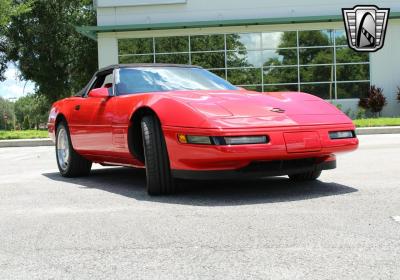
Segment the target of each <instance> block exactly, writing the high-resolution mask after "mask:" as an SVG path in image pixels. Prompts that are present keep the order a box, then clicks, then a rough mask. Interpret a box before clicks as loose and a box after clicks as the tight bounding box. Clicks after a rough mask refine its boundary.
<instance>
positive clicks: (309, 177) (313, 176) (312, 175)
mask: <svg viewBox="0 0 400 280" xmlns="http://www.w3.org/2000/svg"><path fill="white" fill-rule="evenodd" d="M321 173H322V171H321V170H317V171H310V172H304V173H300V174H292V175H289V179H290V180H293V181H314V180H317V179H318V177H319V176H321Z"/></svg>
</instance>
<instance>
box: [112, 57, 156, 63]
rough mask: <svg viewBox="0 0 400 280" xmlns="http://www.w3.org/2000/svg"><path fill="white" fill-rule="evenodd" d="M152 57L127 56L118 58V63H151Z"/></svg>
mask: <svg viewBox="0 0 400 280" xmlns="http://www.w3.org/2000/svg"><path fill="white" fill-rule="evenodd" d="M153 62H154V56H153V55H127V56H120V57H119V63H153Z"/></svg>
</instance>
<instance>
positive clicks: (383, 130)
mask: <svg viewBox="0 0 400 280" xmlns="http://www.w3.org/2000/svg"><path fill="white" fill-rule="evenodd" d="M356 133H357V135H374V134H397V133H398V134H400V126H383V127H361V128H357V129H356ZM38 146H54V143H53V141H51V139H50V138H45V139H15V140H0V148H6V147H38Z"/></svg>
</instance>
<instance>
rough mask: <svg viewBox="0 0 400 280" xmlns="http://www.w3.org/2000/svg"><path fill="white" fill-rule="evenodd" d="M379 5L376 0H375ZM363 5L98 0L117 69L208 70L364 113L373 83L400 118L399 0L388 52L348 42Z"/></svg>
mask: <svg viewBox="0 0 400 280" xmlns="http://www.w3.org/2000/svg"><path fill="white" fill-rule="evenodd" d="M377 2H378V1H377ZM357 4H366V3H364V2H360V1H352V2H348V1H344V0H331V1H328V3H327V2H321V1H316V0H305V1H301V2H299V1H295V0H281V1H265V0H248V1H239V0H238V1H232V0H216V1H210V0H114V1H111V0H97V1H95V5H96V8H97V23H98V25H97V26H95V27H80V28H78V30H79V31H80V32H81V33H83V34H85V35H86V36H89V37H91V38H93V39H96V40H97V41H98V47H99V48H98V51H99V66H100V67H104V66H107V65H110V64H115V63H153V62H156V63H182V64H195V65H200V66H202V67H204V68H206V69H209V70H210V71H212V72H214V73H215V74H217V75H219V76H221V77H223V78H225V79H227V80H229V81H230V82H231V83H233V84H235V85H237V86H241V87H244V88H248V89H251V90H257V91H287V90H290V91H303V92H308V93H312V94H314V95H317V96H320V97H322V98H324V99H327V100H331V101H332V102H333V103H336V104H340V105H341V106H342V109H343V110H345V111H349V110H350V111H351V113H352V114H357V104H358V100H359V97H361V96H364V95H365V93H366V91H367V90H368V88H369V86H370V85H376V86H378V87H382V88H383V89H384V94H385V96H386V97H387V99H388V105H387V106H386V107H385V109H384V111H383V115H386V116H393V115H400V104H399V103H398V102H397V100H396V96H397V87H398V86H400V76H399V75H398V73H397V71H398V70H397V68H398V67H399V65H400V54H399V51H398V50H400V2H398V1H392V0H384V1H379V3H376V4H378V5H379V6H380V7H382V8H390V9H391V12H390V18H389V22H388V28H387V32H386V38H385V45H384V47H383V48H382V49H381V50H379V51H377V52H375V53H359V52H355V51H353V50H351V49H350V48H349V47H348V45H347V39H346V33H345V31H344V24H343V20H342V15H341V9H342V8H352V7H353V6H354V5H357Z"/></svg>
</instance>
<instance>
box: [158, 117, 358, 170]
mask: <svg viewBox="0 0 400 280" xmlns="http://www.w3.org/2000/svg"><path fill="white" fill-rule="evenodd" d="M162 129H163V132H164V136H165V141H166V144H167V150H168V155H169V159H170V166H171V169H172V170H178V171H177V172H175V171H173V172H174V173H176V174H178V173H182V172H180V171H221V170H227V171H229V170H231V171H232V170H240V169H243V168H245V167H247V166H250V165H251V164H252V163H254V162H266V161H282V160H294V159H321V158H324V157H329V156H330V155H332V154H336V153H341V152H348V151H352V150H355V149H356V148H357V147H358V139H357V138H349V139H338V140H331V139H330V137H329V132H330V131H340V130H354V126H353V125H352V124H343V125H319V126H290V127H272V128H251V129H198V128H182V127H170V126H163V127H162ZM289 132H298V133H301V132H315V133H317V134H318V136H319V141H320V148H318V149H312V150H309V151H297V150H294V152H293V150H292V151H291V150H289V151H288V147H287V144H286V142H285V137H284V134H285V133H289ZM178 133H182V134H186V135H204V136H243V135H268V136H269V138H270V142H269V143H267V144H253V145H235V146H229V145H227V146H215V145H193V144H182V143H179V141H178V138H177V135H178ZM278 173H279V172H278ZM285 174H288V173H285Z"/></svg>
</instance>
